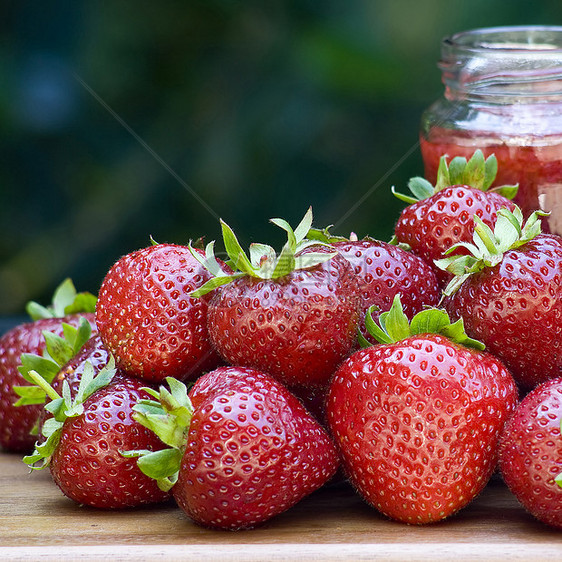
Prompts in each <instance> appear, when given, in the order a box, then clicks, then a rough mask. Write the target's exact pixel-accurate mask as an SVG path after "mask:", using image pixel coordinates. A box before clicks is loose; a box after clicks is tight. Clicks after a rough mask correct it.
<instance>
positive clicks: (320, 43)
mask: <svg viewBox="0 0 562 562" xmlns="http://www.w3.org/2000/svg"><path fill="white" fill-rule="evenodd" d="M0 16H1V17H0V37H1V42H0V76H1V79H2V88H1V89H0V149H1V153H2V159H1V162H2V165H1V166H0V225H1V226H0V229H1V232H0V234H1V236H0V295H1V296H0V314H3V315H13V314H21V313H22V312H23V307H24V304H25V302H26V301H27V300H29V299H35V300H40V301H41V302H42V303H47V302H49V300H50V295H51V293H52V291H53V290H54V288H55V287H56V285H57V284H58V283H59V282H60V281H61V280H62V279H63V278H64V277H66V276H70V277H72V278H73V279H74V281H75V284H76V286H77V287H78V288H79V289H80V290H89V291H92V292H97V290H98V288H99V285H100V283H101V281H102V279H103V276H104V274H105V272H106V271H107V269H108V268H109V267H110V266H111V265H112V263H113V262H114V261H115V260H117V259H118V258H119V257H120V256H121V255H123V254H125V253H127V252H129V251H132V250H134V249H137V248H140V247H143V246H146V245H148V244H149V237H150V236H151V235H152V236H153V237H154V238H155V239H156V240H158V241H161V242H177V243H184V242H187V241H188V240H189V239H191V238H198V237H199V236H201V235H205V236H206V238H207V239H208V240H211V239H216V238H218V237H219V236H220V231H219V226H218V225H219V223H218V218H219V217H221V218H223V219H224V220H225V221H226V222H228V223H229V224H230V225H231V226H232V227H233V228H234V229H235V231H236V232H237V233H238V235H239V238H240V239H241V242H242V244H243V245H244V246H247V245H248V244H249V243H250V242H251V241H253V240H259V241H262V242H268V243H272V244H274V245H276V246H279V245H280V244H281V242H282V235H281V232H280V231H279V232H278V229H276V227H274V226H272V225H270V224H268V219H269V218H271V217H276V216H281V217H283V218H286V219H287V220H289V221H290V222H291V223H292V224H296V223H297V222H298V221H299V219H300V218H301V217H302V215H303V214H304V212H305V210H306V209H307V207H308V206H309V205H312V207H313V210H314V214H315V224H316V226H324V225H327V224H335V225H336V228H335V229H334V232H336V233H340V234H343V233H349V231H350V230H353V231H355V232H357V234H358V235H360V236H364V235H367V234H370V235H372V236H374V237H377V238H381V239H384V240H387V239H389V238H390V236H391V232H392V227H393V224H394V221H395V220H396V217H397V214H398V212H399V210H400V209H401V208H402V204H401V203H399V202H398V201H395V200H393V198H392V197H391V195H390V186H391V185H396V186H399V187H402V188H403V187H404V185H405V183H406V182H407V180H408V178H409V177H410V176H413V175H419V174H420V173H421V172H422V167H421V157H420V155H419V151H418V147H417V137H418V123H419V119H420V115H421V112H422V111H423V109H424V108H425V107H426V106H427V105H429V104H430V103H431V102H432V101H433V100H434V99H436V98H437V97H439V96H440V95H441V93H442V86H441V81H440V74H439V71H438V69H437V66H436V63H437V60H438V58H439V48H440V41H441V39H442V37H443V36H445V35H449V34H451V33H454V32H457V31H461V30H463V29H469V28H474V27H488V26H496V25H518V24H558V25H559V24H562V2H561V1H560V0H551V1H543V2H541V1H538V0H537V1H536V2H529V1H528V0H510V1H507V0H504V1H499V0H472V1H470V2H468V1H460V0H446V1H445V0H386V1H382V0H381V1H377V0H373V1H367V0H364V1H347V2H341V1H339V2H337V1H335V0H324V1H313V0H301V1H275V0H274V1H269V2H258V1H247V2H240V1H234V0H205V1H193V0H192V1H189V2H179V1H175V2H174V1H164V2H145V1H141V2H121V1H115V2H104V3H101V2H99V3H98V2H84V1H80V0H76V1H74V2H64V1H62V0H51V1H50V2H35V1H31V2H15V1H13V2H12V1H6V0H4V2H3V3H2V4H1V12H0Z"/></svg>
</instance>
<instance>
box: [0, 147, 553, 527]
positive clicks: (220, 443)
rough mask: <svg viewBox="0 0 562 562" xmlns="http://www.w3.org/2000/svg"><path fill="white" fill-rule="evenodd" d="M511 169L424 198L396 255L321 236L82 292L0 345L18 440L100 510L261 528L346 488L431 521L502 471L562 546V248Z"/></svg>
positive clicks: (170, 254)
mask: <svg viewBox="0 0 562 562" xmlns="http://www.w3.org/2000/svg"><path fill="white" fill-rule="evenodd" d="M496 166H497V165H496V161H495V158H494V157H491V158H488V159H487V160H484V157H483V156H482V153H481V152H480V151H477V152H476V153H475V154H474V156H473V157H472V158H471V159H470V160H469V161H468V162H467V161H466V160H465V159H461V158H455V159H453V160H452V161H451V162H450V163H449V164H447V160H446V158H445V157H444V158H443V159H442V161H441V166H440V171H439V176H438V179H437V183H436V185H435V186H433V185H431V184H430V183H429V182H428V181H426V180H424V179H422V178H414V179H413V180H411V182H410V188H411V191H412V193H413V195H412V196H404V195H398V196H399V197H400V198H402V199H403V200H404V201H405V202H406V203H407V207H406V208H405V209H404V210H403V212H402V213H401V215H400V217H399V218H398V220H397V223H396V228H395V232H394V238H393V240H392V241H391V242H389V243H387V242H382V241H379V240H373V239H371V238H364V239H362V240H358V239H357V237H356V236H355V235H352V236H350V238H349V239H346V238H343V237H340V236H336V235H333V234H332V233H331V232H330V229H329V228H324V229H315V228H313V227H312V212H311V211H310V210H309V211H308V212H307V213H306V214H305V216H304V218H303V219H302V221H301V222H300V224H298V225H297V227H296V228H293V227H291V226H290V225H289V224H288V223H287V222H286V221H284V220H282V219H272V221H271V222H272V223H273V224H274V225H276V226H277V227H279V228H281V229H283V230H284V231H285V232H286V234H287V242H286V243H285V245H284V246H283V248H282V249H281V251H280V252H276V251H275V250H274V249H273V248H272V247H271V246H268V245H265V244H258V243H254V244H252V245H251V246H250V248H249V252H246V251H245V250H244V249H243V248H242V247H241V245H240V243H239V241H238V239H237V238H236V236H235V234H234V232H233V231H232V230H231V229H230V227H229V226H228V225H227V224H226V223H224V222H221V226H222V233H223V243H224V249H225V257H224V259H220V258H219V257H217V256H216V255H215V245H214V242H211V243H209V244H208V245H207V246H206V247H205V248H199V247H194V246H193V245H191V244H189V245H186V246H183V245H177V244H157V243H153V244H152V245H151V246H149V247H147V248H143V249H140V250H137V251H134V252H132V253H130V254H128V255H126V256H124V257H122V258H121V259H119V260H118V261H117V263H115V265H114V266H113V267H112V268H111V269H110V270H109V271H108V272H107V275H106V276H105V278H104V280H103V282H102V284H101V288H100V291H99V295H98V297H97V298H96V297H95V296H93V295H90V294H88V293H76V291H75V289H74V287H73V285H72V283H71V282H70V281H66V282H65V283H63V284H62V285H61V287H60V288H59V289H58V290H57V293H56V294H55V297H54V299H53V304H52V305H51V306H49V307H42V306H39V305H37V304H32V305H31V306H30V307H29V312H30V313H31V314H32V318H33V321H32V322H29V323H26V324H22V325H20V326H17V327H15V328H13V329H12V330H10V331H9V332H7V333H6V334H4V336H2V337H1V338H0V445H1V446H2V447H3V448H4V450H6V451H15V452H19V453H22V454H25V455H26V456H25V457H24V461H25V462H26V463H27V464H28V465H29V466H30V467H31V468H32V469H41V468H44V467H48V469H49V470H50V472H51V474H52V477H53V480H54V482H55V483H56V484H57V485H58V486H59V488H60V489H61V490H62V492H63V493H64V494H65V495H66V496H68V497H69V498H71V499H73V500H74V501H76V502H79V503H80V504H85V505H89V506H94V507H97V508H105V509H120V508H132V507H135V506H139V505H144V504H148V503H154V502H162V501H167V500H169V499H170V498H173V499H174V500H175V501H176V502H177V504H178V505H179V507H180V508H181V509H183V510H184V511H185V513H187V515H188V516H189V517H190V518H191V519H192V520H193V521H195V522H196V523H198V524H201V525H203V526H206V527H211V528H220V529H230V530H235V529H246V528H251V527H253V526H256V525H258V524H260V523H262V522H264V521H266V520H268V519H270V518H271V517H274V516H275V515H277V514H279V513H281V512H283V511H285V510H287V509H289V508H290V507H291V506H293V505H294V504H295V503H297V502H298V501H299V500H301V499H302V498H303V497H305V496H306V495H308V494H310V493H311V492H313V491H314V490H317V489H318V488H320V487H321V486H324V485H326V484H330V483H331V482H333V481H334V480H338V479H342V478H346V479H348V480H349V482H350V483H351V484H352V485H353V487H354V488H355V489H356V490H357V492H358V493H359V494H360V495H361V496H362V497H363V498H364V500H365V501H366V502H368V503H369V504H370V505H372V506H373V507H374V508H376V509H377V510H379V511H380V512H381V513H383V514H385V515H386V516H388V517H390V518H392V519H395V520H398V521H402V522H405V523H410V524H425V523H433V522H437V521H439V520H442V519H444V518H446V517H449V516H450V515H452V514H454V513H455V512H457V511H458V510H459V509H461V508H462V507H464V506H466V505H467V504H468V503H469V502H470V501H471V500H472V499H474V497H476V496H477V495H478V494H479V492H481V490H482V489H483V488H484V487H485V486H486V484H487V482H488V481H489V479H490V478H491V477H492V475H493V474H494V472H495V471H496V470H498V469H499V471H500V473H501V475H502V477H503V479H504V480H505V482H506V484H507V485H508V486H509V488H510V489H511V490H512V491H513V493H514V494H515V495H516V497H517V498H518V499H519V501H520V502H521V503H522V504H523V506H524V507H525V508H527V509H528V510H529V511H530V512H531V513H532V514H533V515H535V516H536V517H537V518H538V519H540V520H541V521H544V522H545V523H548V524H550V525H553V526H556V527H562V477H561V476H560V474H561V473H562V436H561V433H560V431H561V429H560V423H561V418H562V238H560V237H558V236H556V235H553V234H548V233H542V232H541V216H542V215H543V213H541V212H535V213H533V214H532V215H531V216H530V217H523V216H522V213H521V211H520V209H519V208H518V207H517V206H516V205H515V204H514V203H513V202H512V201H511V199H510V198H511V197H513V195H515V191H516V189H515V188H514V187H513V186H503V187H494V188H492V187H491V186H492V185H493V182H494V178H495V173H496Z"/></svg>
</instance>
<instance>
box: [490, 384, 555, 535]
mask: <svg viewBox="0 0 562 562" xmlns="http://www.w3.org/2000/svg"><path fill="white" fill-rule="evenodd" d="M561 419H562V378H557V379H551V380H549V381H547V382H544V383H542V384H541V385H540V386H538V387H536V388H535V389H534V390H533V391H531V392H530V393H529V394H527V396H526V397H525V398H524V399H523V401H522V402H521V404H520V405H519V406H518V407H517V410H516V411H515V414H514V415H513V416H512V417H511V419H510V420H509V421H508V422H507V423H506V425H505V428H504V431H503V434H502V436H501V439H500V449H499V466H500V470H501V473H502V475H503V478H504V480H505V482H506V484H507V485H508V486H509V488H510V490H511V491H512V492H513V494H514V495H515V496H516V497H517V499H518V500H519V501H520V502H521V504H522V505H523V506H524V507H525V508H526V509H527V510H528V511H529V512H530V513H532V514H533V515H534V516H535V517H536V518H537V519H539V520H540V521H543V522H544V523H547V524H549V525H553V526H555V527H558V528H562V488H561V486H562V478H561V476H560V474H561V472H562V435H561V428H560V420H561Z"/></svg>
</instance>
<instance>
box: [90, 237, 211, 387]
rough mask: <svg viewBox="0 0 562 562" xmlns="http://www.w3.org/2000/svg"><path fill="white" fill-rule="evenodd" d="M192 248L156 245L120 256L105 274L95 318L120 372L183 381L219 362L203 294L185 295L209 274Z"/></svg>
mask: <svg viewBox="0 0 562 562" xmlns="http://www.w3.org/2000/svg"><path fill="white" fill-rule="evenodd" d="M192 252H193V253H194V255H197V253H198V252H200V250H195V249H192V250H190V249H188V247H187V246H180V245H175V244H155V245H152V246H150V247H148V248H143V249H141V250H137V251H134V252H131V253H129V254H127V255H126V256H123V257H122V258H121V259H119V260H118V261H117V262H116V263H115V264H114V265H113V266H112V267H111V269H110V270H109V271H108V273H107V274H106V276H105V278H104V280H103V283H102V285H101V288H100V292H99V297H98V304H97V307H96V323H97V326H98V330H99V333H100V335H101V338H102V341H103V343H104V345H105V346H106V348H107V349H108V350H109V351H110V352H111V353H112V354H113V355H114V356H115V361H116V364H117V366H118V367H119V368H120V369H121V370H123V371H124V372H125V373H127V374H129V375H131V376H136V377H140V378H142V379H145V380H148V381H155V382H158V381H162V380H164V378H165V377H167V376H173V377H176V378H179V379H182V380H187V379H195V378H196V377H197V376H199V375H200V374H201V373H202V372H203V371H205V370H207V369H211V368H214V367H216V366H217V365H218V363H219V359H218V357H217V355H216V353H214V351H213V349H212V348H211V345H210V343H209V339H208V334H207V300H208V299H206V298H203V299H194V298H191V297H190V296H189V293H190V292H191V291H193V290H195V289H196V288H198V287H199V286H201V285H202V284H203V283H204V282H205V281H206V280H208V279H209V278H210V276H211V275H210V274H209V273H208V272H207V270H206V269H205V268H203V267H202V266H201V265H200V264H199V262H198V261H197V260H196V259H195V258H194V257H193V255H192ZM217 267H219V266H218V264H217Z"/></svg>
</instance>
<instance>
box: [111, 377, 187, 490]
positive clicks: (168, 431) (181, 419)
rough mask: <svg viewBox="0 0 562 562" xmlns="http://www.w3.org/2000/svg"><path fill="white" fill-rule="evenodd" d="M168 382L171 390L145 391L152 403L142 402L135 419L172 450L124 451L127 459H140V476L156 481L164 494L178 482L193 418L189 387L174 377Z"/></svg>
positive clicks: (136, 410) (139, 402)
mask: <svg viewBox="0 0 562 562" xmlns="http://www.w3.org/2000/svg"><path fill="white" fill-rule="evenodd" d="M166 382H167V383H168V386H169V389H167V388H166V387H165V386H160V388H159V390H154V389H153V388H143V390H144V391H146V392H147V393H148V394H150V395H151V396H152V397H153V399H143V400H139V401H138V402H137V403H136V404H135V406H133V410H134V413H133V419H134V420H135V421H137V422H138V423H140V424H141V425H142V426H144V427H146V428H148V429H150V430H151V431H153V432H154V433H155V434H156V435H157V436H158V437H159V439H160V440H161V441H162V442H163V443H165V444H166V445H168V446H169V448H166V449H161V450H159V451H150V450H136V451H121V454H122V455H123V456H124V457H127V458H137V464H138V467H139V468H140V470H141V472H142V473H143V474H146V476H148V477H150V478H153V479H154V480H156V482H157V484H158V487H159V488H160V489H161V490H163V491H165V492H167V491H168V490H170V489H171V488H172V487H173V486H174V484H175V483H176V482H177V480H178V474H179V469H180V464H181V459H182V457H183V454H184V452H185V448H186V445H187V434H188V433H189V426H190V424H191V417H192V415H193V406H192V404H191V400H190V399H189V395H188V391H187V387H186V385H185V384H183V383H182V382H181V381H178V380H177V379H174V378H173V377H167V378H166Z"/></svg>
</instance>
